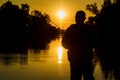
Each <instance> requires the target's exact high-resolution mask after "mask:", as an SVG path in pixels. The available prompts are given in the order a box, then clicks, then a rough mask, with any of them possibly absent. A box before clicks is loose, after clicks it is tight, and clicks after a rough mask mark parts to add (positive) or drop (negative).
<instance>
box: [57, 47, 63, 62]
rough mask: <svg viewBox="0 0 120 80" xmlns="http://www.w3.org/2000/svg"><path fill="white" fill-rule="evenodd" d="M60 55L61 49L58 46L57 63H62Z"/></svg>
mask: <svg viewBox="0 0 120 80" xmlns="http://www.w3.org/2000/svg"><path fill="white" fill-rule="evenodd" d="M62 53H63V48H62V47H61V46H59V47H58V63H62Z"/></svg>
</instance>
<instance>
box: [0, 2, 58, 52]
mask: <svg viewBox="0 0 120 80" xmlns="http://www.w3.org/2000/svg"><path fill="white" fill-rule="evenodd" d="M58 36H59V28H56V27H55V26H53V25H52V24H50V17H49V15H47V14H45V13H42V12H40V11H38V10H34V11H32V12H31V13H30V6H29V5H28V4H21V7H19V6H18V5H15V4H13V3H12V2H11V1H9V0H8V1H7V2H5V3H4V4H2V5H1V6H0V51H3V52H7V51H8V52H11V51H12V52H14V51H16V52H17V51H21V52H23V51H25V52H26V51H27V50H28V49H43V48H46V45H47V44H48V43H50V41H51V40H53V39H55V38H57V37H58Z"/></svg>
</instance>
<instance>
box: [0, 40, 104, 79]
mask: <svg viewBox="0 0 120 80" xmlns="http://www.w3.org/2000/svg"><path fill="white" fill-rule="evenodd" d="M66 51H67V50H66V49H64V48H63V47H62V46H61V38H60V39H56V40H54V41H51V43H50V44H49V49H48V50H40V51H33V50H28V53H26V54H21V53H17V54H13V53H9V54H4V53H0V80H70V78H69V77H70V66H69V62H68V59H67V53H66ZM94 76H95V80H103V78H102V73H101V68H100V66H99V63H97V64H96V66H95V70H94Z"/></svg>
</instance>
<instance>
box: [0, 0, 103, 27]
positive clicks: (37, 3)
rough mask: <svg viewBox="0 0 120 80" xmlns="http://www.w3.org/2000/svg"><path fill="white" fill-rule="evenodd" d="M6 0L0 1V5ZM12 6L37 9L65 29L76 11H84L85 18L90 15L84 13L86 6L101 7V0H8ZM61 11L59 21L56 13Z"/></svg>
mask: <svg viewBox="0 0 120 80" xmlns="http://www.w3.org/2000/svg"><path fill="white" fill-rule="evenodd" d="M6 1H7V0H0V5H2V4H3V3H4V2H6ZM10 1H12V2H13V4H17V5H20V4H23V3H27V4H28V5H29V6H30V9H31V10H34V9H37V10H40V11H42V12H45V13H47V14H48V15H49V16H50V18H51V20H52V21H53V22H54V23H55V24H57V25H58V26H59V27H61V28H64V29H66V28H67V27H68V26H69V25H70V24H72V23H74V16H75V13H76V11H77V10H84V11H85V12H86V13H87V17H88V16H89V15H91V13H89V12H88V11H86V9H85V8H86V5H87V4H91V3H95V2H96V3H97V4H98V6H101V5H102V3H103V0H10ZM61 9H63V10H64V11H65V13H66V16H65V17H64V18H63V20H62V21H61V20H60V19H59V18H58V16H57V12H58V11H59V10H61Z"/></svg>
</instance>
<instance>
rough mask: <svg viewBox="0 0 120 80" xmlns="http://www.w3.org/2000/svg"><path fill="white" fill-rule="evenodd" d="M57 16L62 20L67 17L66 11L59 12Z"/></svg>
mask: <svg viewBox="0 0 120 80" xmlns="http://www.w3.org/2000/svg"><path fill="white" fill-rule="evenodd" d="M57 16H58V18H60V19H61V20H62V19H63V18H64V17H65V16H66V14H65V11H64V10H59V11H58V12H57Z"/></svg>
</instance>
